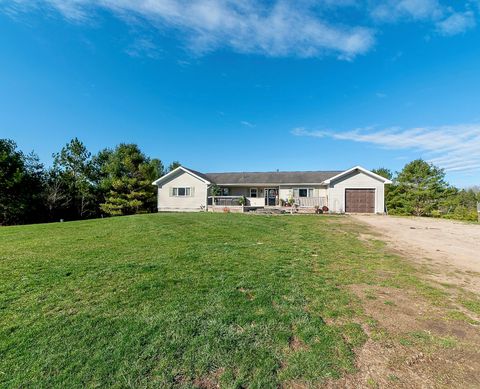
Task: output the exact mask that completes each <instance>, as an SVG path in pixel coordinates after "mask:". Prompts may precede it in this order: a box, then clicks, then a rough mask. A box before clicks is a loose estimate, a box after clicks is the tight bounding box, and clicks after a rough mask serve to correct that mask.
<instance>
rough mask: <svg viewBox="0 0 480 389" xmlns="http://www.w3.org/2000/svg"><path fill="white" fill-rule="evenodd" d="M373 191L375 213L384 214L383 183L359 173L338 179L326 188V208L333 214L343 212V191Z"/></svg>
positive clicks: (354, 172) (355, 172)
mask: <svg viewBox="0 0 480 389" xmlns="http://www.w3.org/2000/svg"><path fill="white" fill-rule="evenodd" d="M351 188H352V189H354V188H357V189H375V212H376V213H384V209H385V189H384V183H383V182H382V181H380V180H378V179H376V178H374V177H372V176H370V175H368V174H365V173H363V172H361V171H353V172H352V173H350V174H348V175H345V176H343V177H340V178H339V179H337V180H335V181H333V182H331V183H330V186H329V188H328V208H330V211H332V212H335V213H343V212H345V189H351Z"/></svg>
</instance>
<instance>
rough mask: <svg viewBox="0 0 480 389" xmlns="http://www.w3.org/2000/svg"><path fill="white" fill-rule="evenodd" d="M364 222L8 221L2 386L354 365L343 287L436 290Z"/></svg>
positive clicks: (350, 300) (0, 263)
mask: <svg viewBox="0 0 480 389" xmlns="http://www.w3.org/2000/svg"><path fill="white" fill-rule="evenodd" d="M360 230H361V227H359V226H358V225H355V224H353V222H351V221H350V220H349V219H346V218H344V217H334V216H331V217H327V216H315V215H306V216H288V215H287V216H270V217H269V216H253V215H235V214H153V215H141V216H133V217H121V218H111V219H103V220H91V221H82V222H72V223H57V224H50V225H35V226H21V227H7V228H1V229H0V387H64V388H67V387H68V388H72V387H84V386H89V387H105V386H114V387H170V386H175V387H209V386H213V385H214V384H216V383H219V384H220V385H221V386H222V387H252V388H254V387H256V388H268V387H278V386H279V385H280V384H284V383H290V382H307V383H308V382H311V383H315V382H317V383H318V382H321V381H323V380H325V379H326V378H337V377H340V376H342V375H343V374H345V373H347V372H352V371H353V370H354V358H355V349H356V347H358V346H361V345H362V344H363V342H364V341H365V340H366V335H365V334H364V332H363V330H362V327H361V326H360V325H359V324H356V323H358V322H359V320H360V319H361V318H362V307H361V303H360V302H359V301H357V299H356V298H354V297H353V295H352V294H351V293H349V292H348V288H347V287H346V286H347V285H349V284H360V283H367V284H370V285H383V284H385V283H388V285H390V286H402V285H410V286H412V287H414V288H417V289H418V290H419V291H420V292H421V293H423V294H424V295H426V296H429V295H431V297H432V298H433V299H435V298H438V296H437V295H436V294H435V293H436V292H437V291H436V290H433V289H431V288H429V287H428V286H427V285H425V284H422V283H421V282H420V281H419V280H418V279H417V278H415V277H414V276H413V275H412V271H411V268H409V266H408V265H406V263H405V262H404V261H403V260H401V259H400V258H398V257H396V256H394V255H392V254H388V252H387V251H386V250H385V248H384V246H383V244H381V243H380V242H373V244H372V243H370V244H365V242H362V241H361V240H359V239H358V236H359V232H360ZM333 319H335V320H333ZM327 323H330V324H327ZM332 323H336V324H332Z"/></svg>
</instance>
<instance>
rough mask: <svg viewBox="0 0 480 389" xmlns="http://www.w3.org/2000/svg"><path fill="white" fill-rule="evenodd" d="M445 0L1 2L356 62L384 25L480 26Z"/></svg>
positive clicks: (259, 49) (198, 50) (452, 29)
mask: <svg viewBox="0 0 480 389" xmlns="http://www.w3.org/2000/svg"><path fill="white" fill-rule="evenodd" d="M475 1H477V0H475ZM444 2H445V3H446V0H378V1H375V2H371V1H359V0H323V1H321V2H319V1H314V0H300V1H292V0H268V1H260V0H0V12H5V13H8V14H9V15H11V16H14V17H17V16H18V15H19V14H21V13H24V12H28V11H29V10H32V9H33V10H37V11H43V12H45V13H47V14H49V15H51V14H52V13H57V14H60V15H63V16H64V17H65V18H66V19H67V20H69V21H71V22H77V23H85V22H90V21H92V20H95V18H96V17H98V16H99V15H100V14H101V12H99V11H107V12H110V13H111V14H113V15H115V16H116V17H118V18H120V19H122V20H123V21H125V22H126V23H128V24H130V25H131V24H136V26H140V27H141V29H145V28H146V27H153V28H154V29H157V30H159V31H161V32H172V31H174V32H176V33H177V35H178V36H179V37H180V38H181V40H182V42H183V43H184V45H185V47H186V48H187V49H188V50H189V51H191V52H192V53H194V54H195V55H202V54H205V53H208V52H212V51H214V50H217V49H223V48H228V49H230V50H232V51H235V52H237V53H248V54H259V55H264V56H268V57H300V58H305V57H322V56H324V55H327V54H328V55H334V56H337V57H338V58H341V59H346V60H351V59H353V58H355V57H356V56H358V55H361V54H364V53H366V52H368V51H369V50H371V49H372V47H373V46H374V44H375V40H376V38H375V37H376V34H377V32H378V30H379V29H380V28H381V27H382V23H392V22H400V21H421V22H422V23H424V24H426V25H428V26H430V28H431V29H432V30H434V31H436V32H437V33H438V34H439V35H454V34H458V33H462V32H464V31H466V30H468V29H469V28H472V27H473V26H474V25H475V14H474V13H473V12H472V11H471V10H470V8H472V9H473V8H475V7H474V6H473V5H471V4H470V2H469V1H467V2H465V3H462V2H458V3H457V4H455V7H456V9H454V8H452V7H450V6H446V5H445V4H444ZM370 4H374V5H373V6H372V5H370ZM342 7H344V8H345V7H349V9H348V11H349V12H343V11H344V10H343V9H338V8H342ZM460 8H461V9H460ZM350 11H351V12H350ZM360 20H361V23H360V22H359V21H360ZM379 22H380V23H379ZM152 43H154V42H152ZM142 50H145V46H143V47H142V46H141V44H140V48H139V49H138V50H136V49H135V48H130V51H131V52H133V53H135V52H136V51H139V52H142ZM146 52H147V54H148V53H152V52H154V50H150V49H147V51H146Z"/></svg>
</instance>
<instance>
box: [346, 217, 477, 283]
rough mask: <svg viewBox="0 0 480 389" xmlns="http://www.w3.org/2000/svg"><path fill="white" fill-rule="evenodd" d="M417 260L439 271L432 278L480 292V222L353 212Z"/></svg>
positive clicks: (361, 220) (389, 241)
mask: <svg viewBox="0 0 480 389" xmlns="http://www.w3.org/2000/svg"><path fill="white" fill-rule="evenodd" d="M352 217H353V218H354V219H356V220H358V221H360V222H362V223H366V224H368V225H370V226H371V227H373V229H374V230H375V231H376V232H378V233H380V234H381V235H382V236H383V240H385V241H387V242H388V243H389V244H390V246H392V247H394V248H395V249H397V250H399V251H401V252H402V253H404V254H407V255H408V256H409V257H411V258H412V259H414V260H415V261H416V262H418V263H428V264H429V265H432V266H434V269H436V270H439V273H441V274H436V275H434V277H435V278H437V279H440V280H443V281H447V282H448V281H453V282H454V283H456V284H459V285H461V286H464V287H467V288H468V289H470V290H475V291H476V292H480V282H479V281H480V225H479V224H473V223H472V224H469V223H463V222H458V221H452V220H444V219H432V218H420V217H394V216H378V215H352Z"/></svg>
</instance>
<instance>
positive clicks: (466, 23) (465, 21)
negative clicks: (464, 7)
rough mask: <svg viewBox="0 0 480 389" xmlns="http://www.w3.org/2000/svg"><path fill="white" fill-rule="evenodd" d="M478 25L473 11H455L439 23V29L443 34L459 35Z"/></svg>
mask: <svg viewBox="0 0 480 389" xmlns="http://www.w3.org/2000/svg"><path fill="white" fill-rule="evenodd" d="M475 25H476V22H475V16H474V14H473V12H471V11H467V12H463V13H454V14H452V15H450V16H449V17H448V18H446V19H445V20H442V21H440V22H438V23H437V30H438V32H439V33H440V34H442V35H457V34H462V33H464V32H465V31H467V30H469V29H471V28H474V27H475Z"/></svg>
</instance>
